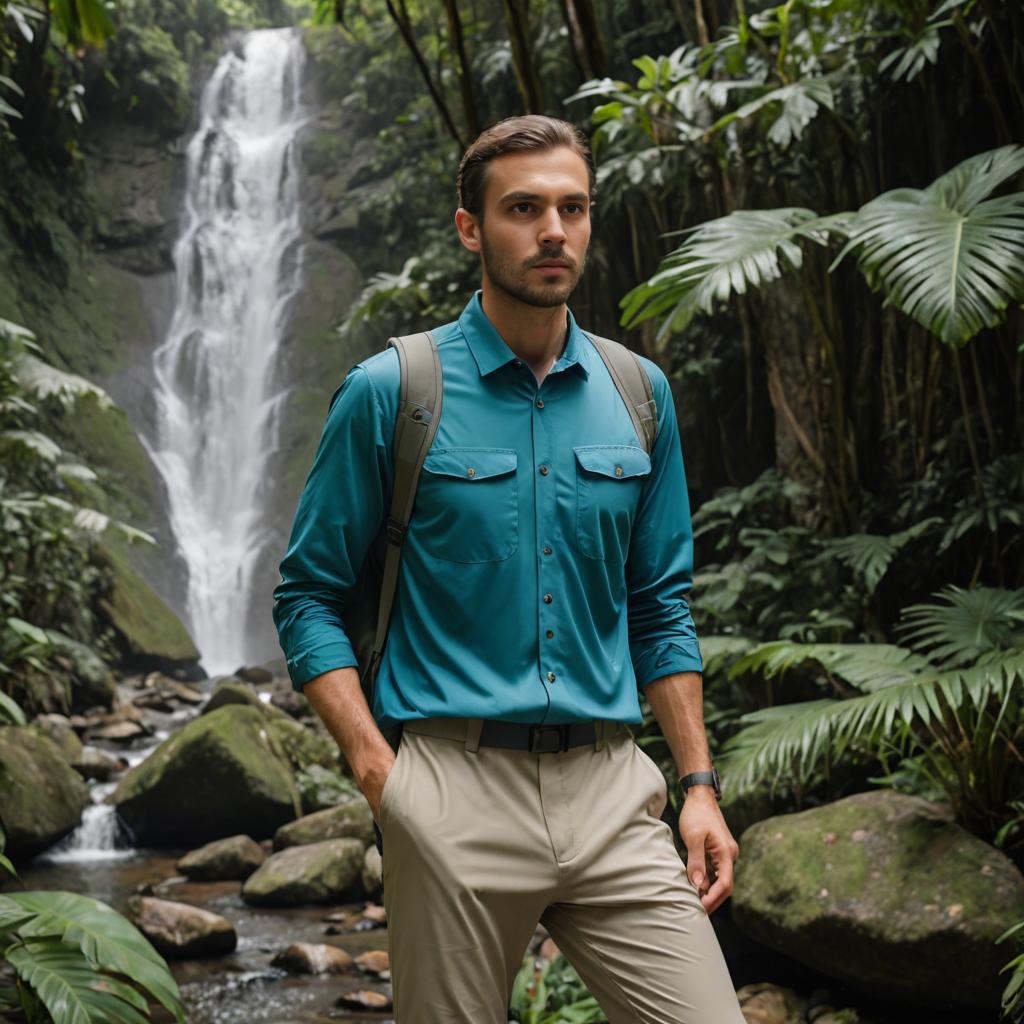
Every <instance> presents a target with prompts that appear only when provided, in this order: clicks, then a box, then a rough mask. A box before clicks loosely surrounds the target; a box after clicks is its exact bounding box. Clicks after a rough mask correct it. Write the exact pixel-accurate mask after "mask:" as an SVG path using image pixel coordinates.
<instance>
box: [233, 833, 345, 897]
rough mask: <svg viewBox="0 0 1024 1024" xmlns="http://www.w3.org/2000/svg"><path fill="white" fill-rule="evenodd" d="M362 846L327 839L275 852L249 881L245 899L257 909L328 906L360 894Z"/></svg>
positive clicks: (246, 885)
mask: <svg viewBox="0 0 1024 1024" xmlns="http://www.w3.org/2000/svg"><path fill="white" fill-rule="evenodd" d="M362 867H363V844H362V842H361V841H360V840H358V839H328V840H326V841H325V842H322V843H311V844H309V845H308V846H290V847H289V848H288V849H287V850H282V851H281V852H280V853H275V854H273V855H272V856H271V857H269V858H267V860H266V861H264V863H263V865H262V866H261V867H260V868H259V869H258V870H257V871H256V872H255V873H254V874H252V875H250V876H249V878H248V879H247V880H246V883H245V885H243V886H242V898H243V899H244V900H245V901H246V902H247V903H252V904H254V905H256V906H267V907H287V906H296V905H298V904H301V903H329V902H332V901H338V900H342V899H346V898H348V899H354V898H356V896H357V895H358V891H359V885H360V874H361V871H362Z"/></svg>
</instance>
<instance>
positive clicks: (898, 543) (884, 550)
mask: <svg viewBox="0 0 1024 1024" xmlns="http://www.w3.org/2000/svg"><path fill="white" fill-rule="evenodd" d="M939 522H941V520H940V519H937V518H935V517H932V518H930V519H925V520H923V521H922V522H920V523H916V524H915V525H914V526H912V527H910V528H909V529H907V530H901V531H900V532H899V533H893V534H890V535H889V536H885V535H882V534H875V533H854V534H851V535H850V536H848V537H839V538H837V539H835V540H830V541H827V542H826V545H825V550H826V552H831V553H832V554H834V555H836V556H837V557H838V558H839V559H841V560H842V561H843V562H845V563H846V564H847V565H848V566H849V567H850V568H851V569H853V571H854V572H855V573H857V575H858V576H860V577H861V579H862V580H863V581H864V585H865V586H866V587H867V591H868V593H869V594H873V593H874V592H875V589H876V588H877V586H878V584H879V583H881V582H882V578H883V577H884V576H885V574H886V573H887V572H888V571H889V566H890V565H892V561H893V559H894V558H895V557H896V555H897V553H898V552H899V550H900V549H901V548H902V547H904V546H906V545H907V544H909V543H910V542H911V541H913V540H916V539H917V538H918V537H920V536H921V534H923V533H926V532H927V531H928V530H930V529H931V528H932V527H933V526H935V525H936V524H937V523H939Z"/></svg>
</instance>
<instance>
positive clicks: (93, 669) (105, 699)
mask: <svg viewBox="0 0 1024 1024" xmlns="http://www.w3.org/2000/svg"><path fill="white" fill-rule="evenodd" d="M46 635H47V636H48V637H49V639H50V643H52V644H53V646H54V648H55V650H57V651H58V652H59V653H60V655H61V657H62V658H63V659H64V660H65V661H66V662H67V663H68V664H69V666H70V668H69V674H70V677H71V710H72V711H89V710H90V709H92V708H96V707H101V708H112V707H113V706H114V703H115V701H116V700H117V681H116V680H115V679H114V674H113V673H112V672H111V671H110V669H109V668H108V667H107V665H106V664H105V662H104V661H103V659H102V658H101V657H100V656H99V655H98V654H97V653H96V652H95V651H94V650H93V649H92V648H91V647H89V646H88V645H87V644H83V643H80V642H79V641H78V640H74V639H72V638H71V637H69V636H65V635H64V634H63V633H61V632H59V631H58V630H56V629H48V630H47V631H46Z"/></svg>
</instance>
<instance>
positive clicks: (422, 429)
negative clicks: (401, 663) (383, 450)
mask: <svg viewBox="0 0 1024 1024" xmlns="http://www.w3.org/2000/svg"><path fill="white" fill-rule="evenodd" d="M388 346H389V347H393V348H395V349H397V350H398V365H399V368H400V370H401V384H400V386H399V396H398V415H397V417H396V419H395V441H394V463H395V474H394V484H393V486H392V490H391V510H390V512H389V514H388V518H387V524H386V527H385V531H384V532H385V537H386V541H387V544H386V548H385V553H384V569H383V573H382V576H381V584H380V604H379V606H378V611H377V632H376V635H375V637H374V643H373V656H372V658H371V662H370V670H369V675H370V683H371V686H372V683H373V682H374V680H375V679H376V674H377V666H378V665H379V663H380V659H381V655H382V654H383V653H384V644H385V642H386V641H387V636H388V625H389V623H390V621H391V609H392V607H393V605H394V602H395V589H396V587H397V586H398V568H399V564H400V563H401V559H402V541H403V540H404V539H405V531H406V530H407V529H408V526H409V520H410V518H411V517H412V508H413V505H414V504H415V502H416V488H417V486H418V484H419V480H420V470H421V469H422V468H423V462H424V460H425V459H426V457H427V452H428V451H429V450H430V446H431V444H432V443H433V441H434V435H435V434H436V433H437V426H438V423H439V422H440V420H441V397H442V390H443V389H442V382H441V359H440V357H439V356H438V353H437V344H436V343H435V341H434V337H433V335H432V334H431V333H430V332H429V331H424V332H423V333H421V334H409V335H405V336H404V337H399V338H390V339H389V340H388Z"/></svg>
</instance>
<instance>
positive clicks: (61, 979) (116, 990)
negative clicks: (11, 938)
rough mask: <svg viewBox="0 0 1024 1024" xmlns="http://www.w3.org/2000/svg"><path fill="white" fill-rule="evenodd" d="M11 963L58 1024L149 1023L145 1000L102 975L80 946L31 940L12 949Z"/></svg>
mask: <svg viewBox="0 0 1024 1024" xmlns="http://www.w3.org/2000/svg"><path fill="white" fill-rule="evenodd" d="M6 959H7V961H8V963H10V965H11V966H12V967H13V968H14V970H15V972H16V973H17V974H18V976H19V977H20V978H21V979H22V980H23V981H24V982H25V983H26V984H27V985H28V986H29V987H30V988H31V989H32V990H33V991H34V992H35V993H36V995H37V996H38V997H39V999H40V1001H41V1002H42V1004H43V1005H44V1006H45V1007H46V1009H47V1010H48V1011H49V1013H50V1016H51V1017H52V1018H53V1022H54V1024H149V1014H148V1012H147V1010H148V1004H147V1003H146V1001H145V999H143V998H142V997H141V996H140V995H139V993H138V992H136V991H135V989H133V988H132V987H131V986H130V985H127V984H126V983H125V982H123V981H121V980H119V979H117V978H112V977H110V976H109V975H105V974H100V973H98V972H97V971H96V969H95V967H93V965H92V964H91V963H90V962H89V960H88V958H87V957H86V956H85V955H84V954H83V953H82V951H81V950H80V949H77V948H76V947H74V946H69V945H66V944H65V943H63V942H57V941H54V940H52V939H50V940H47V939H42V940H37V941H34V942H26V943H23V944H18V945H15V946H12V947H10V948H9V949H8V950H7V951H6ZM182 1019H184V1018H182Z"/></svg>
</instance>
